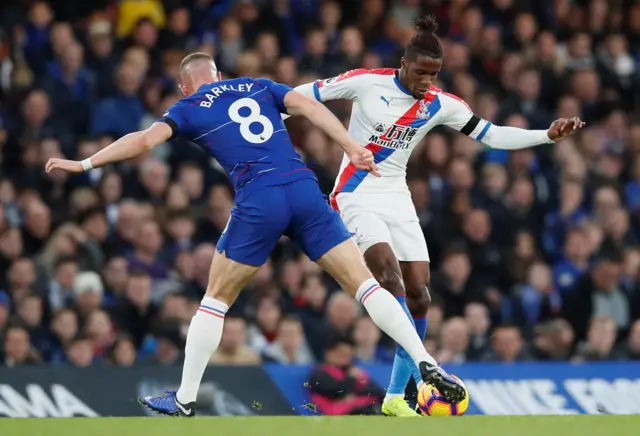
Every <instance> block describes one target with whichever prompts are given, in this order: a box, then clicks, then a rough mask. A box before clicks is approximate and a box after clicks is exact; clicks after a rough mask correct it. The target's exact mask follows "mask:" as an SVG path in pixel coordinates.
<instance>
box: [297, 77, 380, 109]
mask: <svg viewBox="0 0 640 436" xmlns="http://www.w3.org/2000/svg"><path fill="white" fill-rule="evenodd" d="M367 73H369V70H365V69H358V70H351V71H347V72H346V73H342V74H340V75H339V76H336V77H331V78H330V79H324V80H316V81H315V82H313V83H308V84H305V85H300V86H299V87H298V88H296V91H298V92H301V93H303V94H305V95H307V96H309V97H315V99H316V100H318V101H319V102H321V103H324V102H325V101H328V100H338V99H346V100H354V99H356V98H358V94H359V92H360V90H361V89H363V87H364V82H365V77H366V75H367ZM299 88H300V89H299Z"/></svg>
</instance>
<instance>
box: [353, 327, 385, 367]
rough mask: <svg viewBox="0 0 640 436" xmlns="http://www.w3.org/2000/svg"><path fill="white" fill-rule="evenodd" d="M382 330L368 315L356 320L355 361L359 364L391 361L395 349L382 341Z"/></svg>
mask: <svg viewBox="0 0 640 436" xmlns="http://www.w3.org/2000/svg"><path fill="white" fill-rule="evenodd" d="M380 339H382V332H380V329H379V328H378V326H377V325H375V324H374V323H373V321H372V320H371V318H369V317H368V316H362V317H360V319H358V321H356V326H355V328H354V329H353V340H354V344H355V351H354V353H355V356H354V359H355V362H356V364H358V365H362V364H365V363H367V364H370V363H390V362H392V361H393V358H394V354H395V352H394V350H393V349H391V348H390V347H389V346H387V345H385V344H382V343H381V342H380Z"/></svg>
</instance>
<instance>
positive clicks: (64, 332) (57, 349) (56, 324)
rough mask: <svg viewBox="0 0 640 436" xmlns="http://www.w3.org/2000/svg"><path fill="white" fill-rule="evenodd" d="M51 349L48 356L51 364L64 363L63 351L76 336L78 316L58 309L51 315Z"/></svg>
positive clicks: (68, 310)
mask: <svg viewBox="0 0 640 436" xmlns="http://www.w3.org/2000/svg"><path fill="white" fill-rule="evenodd" d="M51 331H52V333H53V337H52V348H51V354H50V356H49V361H50V362H51V363H61V362H63V361H64V358H65V357H64V350H65V349H66V348H67V346H68V345H69V344H70V343H71V341H72V340H73V339H74V338H75V337H76V336H77V335H78V315H77V314H76V312H74V311H73V310H71V309H60V310H58V311H56V312H54V314H53V319H52V321H51Z"/></svg>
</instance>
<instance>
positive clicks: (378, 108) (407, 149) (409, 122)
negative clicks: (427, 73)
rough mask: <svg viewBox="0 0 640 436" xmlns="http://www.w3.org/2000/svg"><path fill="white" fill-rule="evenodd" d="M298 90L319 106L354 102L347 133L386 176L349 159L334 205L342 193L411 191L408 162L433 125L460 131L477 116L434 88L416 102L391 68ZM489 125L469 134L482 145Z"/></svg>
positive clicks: (482, 122)
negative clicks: (364, 148) (365, 149)
mask: <svg viewBox="0 0 640 436" xmlns="http://www.w3.org/2000/svg"><path fill="white" fill-rule="evenodd" d="M295 90H296V91H298V92H300V93H302V94H305V95H307V96H308V97H312V98H315V99H316V100H318V101H320V102H325V101H327V100H336V99H348V100H353V108H352V113H351V121H350V123H349V134H350V135H351V137H353V138H354V139H355V140H356V141H357V142H358V143H360V144H361V145H362V146H363V147H366V148H368V149H369V150H371V151H372V152H373V154H374V157H375V162H376V163H377V164H378V166H379V168H380V173H381V174H382V177H375V176H373V175H370V174H369V173H368V172H366V171H364V170H358V169H356V168H355V167H354V165H353V164H352V163H351V162H350V161H349V158H348V157H347V156H346V155H345V156H344V157H343V159H342V165H341V167H340V173H339V174H338V177H337V179H336V184H335V186H334V190H333V192H332V195H331V199H332V204H333V203H334V202H335V196H336V195H337V194H339V193H341V192H345V193H346V192H357V193H392V192H402V193H406V192H408V191H409V188H408V186H407V182H406V173H407V163H408V162H409V157H410V155H411V152H412V151H413V149H414V148H415V147H416V145H417V144H418V143H419V142H420V141H421V140H422V139H423V138H424V136H425V135H426V134H427V133H428V132H429V131H430V130H431V129H433V128H434V127H435V126H438V125H447V126H450V127H452V128H454V129H456V130H458V131H460V130H462V129H463V127H465V126H466V125H467V123H469V121H470V120H471V118H472V117H473V116H474V115H473V112H472V111H471V109H470V108H469V106H467V104H466V103H465V102H464V101H462V100H461V99H460V98H458V97H456V96H454V95H452V94H448V93H446V92H443V91H442V90H440V89H438V88H436V87H434V86H432V87H431V89H430V90H429V92H427V94H426V95H425V96H424V98H423V99H421V100H416V99H415V98H414V97H413V96H412V95H411V94H410V93H409V91H407V90H406V89H405V88H404V87H403V86H402V85H401V84H400V82H399V80H398V78H397V76H396V70H395V69H393V68H380V69H374V70H365V69H359V70H352V71H348V72H346V73H344V74H341V75H339V76H337V77H333V78H331V79H326V80H318V81H316V82H313V83H309V84H305V85H301V86H298V87H297V88H295ZM490 126H491V123H490V122H488V121H485V120H479V122H478V123H477V124H476V125H475V126H474V128H473V130H472V131H471V132H466V133H467V134H468V135H469V136H470V137H472V138H473V139H477V140H479V141H480V140H482V138H483V136H484V135H485V134H486V133H487V131H488V130H489V127H490Z"/></svg>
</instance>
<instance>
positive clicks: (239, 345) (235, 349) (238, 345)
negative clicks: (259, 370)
mask: <svg viewBox="0 0 640 436" xmlns="http://www.w3.org/2000/svg"><path fill="white" fill-rule="evenodd" d="M259 363H260V356H259V355H258V353H256V352H255V351H254V350H253V349H251V348H249V346H248V345H247V324H246V322H245V320H244V319H242V318H238V317H235V316H229V315H227V316H226V318H225V320H224V329H223V330H222V339H221V340H220V346H218V349H217V350H216V352H215V353H213V356H211V360H210V361H209V364H211V365H257V364H259Z"/></svg>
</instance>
